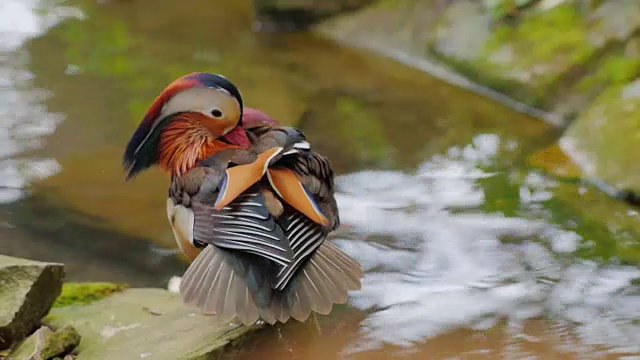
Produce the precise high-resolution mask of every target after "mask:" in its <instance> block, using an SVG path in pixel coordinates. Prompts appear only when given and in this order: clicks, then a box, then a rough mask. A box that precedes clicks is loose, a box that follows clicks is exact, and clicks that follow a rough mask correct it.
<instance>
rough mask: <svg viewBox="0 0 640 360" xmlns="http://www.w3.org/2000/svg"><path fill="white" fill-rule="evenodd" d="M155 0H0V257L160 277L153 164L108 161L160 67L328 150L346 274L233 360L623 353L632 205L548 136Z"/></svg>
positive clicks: (229, 18) (380, 63)
mask: <svg viewBox="0 0 640 360" xmlns="http://www.w3.org/2000/svg"><path fill="white" fill-rule="evenodd" d="M176 4H177V3H176V2H174V1H169V0H155V1H151V0H130V1H124V0H111V1H104V2H103V1H98V2H96V1H94V0H69V1H55V0H49V1H46V0H40V1H36V0H33V1H26V0H21V1H18V0H4V1H3V2H2V4H0V20H2V21H0V91H1V92H2V96H0V114H1V115H2V116H0V239H1V240H0V253H3V254H8V255H14V256H23V257H29V258H34V259H42V260H51V261H60V262H64V263H65V264H66V265H67V272H68V279H69V280H91V281H103V280H105V281H123V282H127V283H130V284H132V285H134V286H160V287H164V286H166V284H167V281H168V279H169V278H170V277H171V276H174V275H180V274H181V273H182V271H183V270H184V269H185V268H186V264H185V262H184V261H183V260H181V259H180V258H179V257H178V256H176V252H175V246H174V241H173V237H172V234H171V231H170V228H169V226H168V224H167V223H166V219H165V213H164V212H165V210H164V206H165V204H164V194H165V191H166V186H167V182H168V181H167V179H165V178H164V177H163V176H162V175H161V174H160V173H159V172H157V171H151V172H149V173H147V174H143V175H142V176H140V177H139V178H137V179H136V181H134V182H129V183H126V182H125V181H124V173H123V172H122V170H121V165H120V159H121V154H122V151H123V148H124V144H125V142H126V140H127V139H128V137H129V135H130V133H131V132H132V131H133V129H134V127H135V126H136V124H137V122H138V121H139V119H140V117H141V115H142V114H143V113H144V111H145V110H146V107H147V106H148V104H149V103H150V102H151V100H152V99H153V98H154V97H155V95H157V93H158V92H159V91H160V90H161V89H162V88H163V87H164V86H165V85H166V84H167V83H168V82H169V81H171V80H173V79H174V78H176V77H178V76H180V75H182V74H184V73H188V72H192V71H197V70H207V71H213V72H220V73H224V74H226V75H227V76H228V77H229V78H231V79H233V80H234V82H236V83H237V84H238V85H239V86H240V88H241V89H242V91H243V95H244V97H245V98H246V100H247V103H248V104H249V106H252V107H258V108H262V109H264V110H265V111H267V112H268V113H270V114H272V115H273V116H274V117H276V118H278V119H280V120H281V121H282V122H284V123H289V124H295V125H297V126H299V127H301V128H302V129H303V130H304V131H305V132H306V133H307V135H308V137H309V138H310V140H311V141H312V142H313V144H314V146H315V147H316V149H317V150H318V151H321V152H323V153H326V154H327V155H328V156H330V157H331V159H332V160H333V163H334V165H335V168H336V170H337V172H338V174H339V178H338V185H339V190H340V191H339V194H338V197H339V203H340V209H341V217H342V221H343V223H344V226H343V227H342V228H341V229H340V230H339V231H338V232H337V233H336V234H335V235H334V237H333V240H334V241H336V243H337V244H339V245H340V246H341V247H342V248H344V249H345V250H346V251H348V252H349V253H350V254H352V255H353V256H354V257H356V258H357V259H359V260H360V261H361V262H362V263H363V265H364V266H365V268H366V269H367V274H366V277H365V279H364V284H363V289H362V291H360V292H357V293H354V294H353V297H352V300H351V302H350V303H349V304H348V305H344V306H337V307H335V309H334V312H333V313H332V314H331V315H330V316H326V317H325V316H320V317H319V319H318V320H319V327H318V328H317V327H316V326H315V325H314V324H313V323H312V322H310V323H308V324H297V323H291V324H287V325H286V326H279V327H277V328H274V329H269V330H267V331H264V332H261V333H260V334H259V335H257V336H256V337H255V338H253V339H252V340H251V341H249V342H248V343H246V344H245V345H244V346H243V347H242V349H241V351H240V352H239V353H235V354H233V357H234V358H240V359H250V358H255V356H261V357H263V358H265V359H281V358H285V359H289V358H292V359H293V358H297V359H333V358H353V359H361V358H362V359H387V358H393V357H406V358H416V359H418V358H420V359H424V358H428V359H495V358H508V359H512V358H513V359H521V358H527V359H529V358H543V359H553V358H559V359H560V358H562V359H600V358H603V359H604V358H611V359H613V358H621V356H626V358H627V359H632V358H640V357H638V356H640V348H639V347H640V345H639V344H640V328H639V326H638V323H639V321H640V291H639V290H640V289H639V288H638V286H639V285H640V269H638V268H637V267H636V266H634V265H633V264H635V263H636V261H637V260H639V255H640V251H639V249H638V245H637V244H638V242H637V241H636V239H635V235H636V234H637V232H636V230H637V228H638V225H637V224H638V213H637V212H636V211H635V210H634V209H632V208H629V207H627V206H626V205H623V204H619V203H616V202H615V201H613V200H611V199H609V198H608V197H606V196H604V195H603V194H601V193H600V192H598V191H597V190H596V189H594V188H592V187H590V186H589V185H587V184H584V183H582V182H580V181H579V180H578V179H576V178H572V177H568V176H567V177H555V176H552V175H551V174H562V173H563V171H564V169H565V167H570V164H566V163H564V162H563V159H562V157H560V156H559V154H558V153H557V152H555V150H554V147H553V146H551V147H549V146H550V145H552V144H553V143H554V141H555V139H556V137H557V133H556V130H554V129H553V128H551V127H549V126H547V125H545V124H544V123H541V122H539V121H537V120H535V119H532V118H529V117H527V116H524V115H521V114H516V113H513V112H512V111H509V110H508V109H506V108H504V107H502V106H499V105H497V104H495V103H492V102H490V101H488V100H486V99H483V98H481V97H478V96H476V95H473V94H470V93H468V92H464V91H462V90H460V89H458V88H455V87H452V86H450V85H447V84H445V83H443V82H441V81H439V80H436V79H434V78H432V77H430V76H428V75H426V74H424V73H421V72H419V71H417V70H414V69H411V68H407V67H405V66H402V65H399V64H397V63H395V62H393V61H390V60H387V59H382V58H379V57H375V56H372V55H371V54H367V53H363V52H360V51H356V50H353V49H348V48H344V47H341V46H339V45H336V44H334V43H332V42H331V41H327V40H325V39H321V38H318V37H315V36H313V35H310V34H292V35H274V34H254V33H252V32H251V30H250V29H251V11H250V2H249V1H245V0H243V1H226V2H224V4H222V5H221V4H217V5H215V4H214V2H211V1H204V0H185V1H183V2H182V3H181V5H180V6H177V5H176ZM535 165H543V166H542V167H537V166H535ZM550 170H552V171H550ZM567 173H571V172H567ZM634 356H635V357H634ZM230 357H231V356H230Z"/></svg>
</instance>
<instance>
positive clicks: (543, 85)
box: [478, 3, 597, 109]
mask: <svg viewBox="0 0 640 360" xmlns="http://www.w3.org/2000/svg"><path fill="white" fill-rule="evenodd" d="M596 50H597V49H596V47H595V46H594V45H592V44H591V42H590V40H589V38H588V29H587V24H586V23H585V21H584V19H583V18H582V17H581V16H580V15H579V14H578V11H577V9H576V5H575V4H573V3H565V4H562V5H558V6H556V7H554V8H552V9H550V10H546V11H534V10H530V11H527V12H525V13H524V14H523V16H522V17H521V18H520V19H519V20H518V22H517V23H516V24H515V25H509V24H501V25H498V26H497V27H496V28H495V29H494V30H493V35H492V38H491V39H490V40H489V41H487V43H486V44H485V47H484V52H483V53H482V54H480V56H478V59H480V60H479V61H481V62H486V64H484V65H483V66H482V69H479V71H484V72H486V73H488V74H491V76H493V77H495V78H498V79H509V80H514V81H517V82H518V83H520V85H521V86H523V85H524V87H526V88H527V90H524V91H520V92H519V93H516V94H510V95H512V96H514V97H516V98H518V99H520V100H521V101H523V102H526V103H528V104H530V105H532V106H536V107H540V108H543V109H549V108H551V107H552V104H551V103H552V102H553V101H554V98H555V94H557V93H558V92H560V91H562V90H561V89H559V88H558V83H559V82H561V81H562V79H563V78H564V77H565V76H567V74H569V73H570V72H572V71H574V70H575V68H576V66H582V65H584V64H586V63H588V62H589V61H590V59H591V58H592V56H593V55H594V54H595V52H596ZM500 52H505V53H507V54H510V55H500ZM485 59H486V60H485Z"/></svg>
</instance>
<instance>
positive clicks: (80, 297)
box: [53, 282, 128, 307]
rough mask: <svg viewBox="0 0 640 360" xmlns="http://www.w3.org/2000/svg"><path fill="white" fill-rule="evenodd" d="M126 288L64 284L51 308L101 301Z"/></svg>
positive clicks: (119, 285) (104, 284)
mask: <svg viewBox="0 0 640 360" xmlns="http://www.w3.org/2000/svg"><path fill="white" fill-rule="evenodd" d="M127 287H128V286H127V285H125V284H112V283H107V282H87V283H64V284H63V285H62V292H61V293H60V296H59V297H58V298H57V299H56V302H55V303H54V304H53V307H64V306H69V305H85V304H89V303H91V302H93V301H96V300H100V299H103V298H105V297H107V296H109V295H111V294H113V293H115V292H119V291H122V290H124V289H126V288H127Z"/></svg>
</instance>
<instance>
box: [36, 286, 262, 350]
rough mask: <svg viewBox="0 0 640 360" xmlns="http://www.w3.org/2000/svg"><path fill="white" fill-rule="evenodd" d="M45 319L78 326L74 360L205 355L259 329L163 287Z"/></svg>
mask: <svg viewBox="0 0 640 360" xmlns="http://www.w3.org/2000/svg"><path fill="white" fill-rule="evenodd" d="M45 322H46V323H47V324H48V325H50V326H52V327H54V328H55V327H63V326H69V325H70V326H73V327H74V328H76V329H77V330H78V332H79V333H80V335H81V336H82V342H81V343H80V345H79V346H78V348H77V352H78V356H77V359H78V360H103V359H104V360H111V359H147V360H149V359H152V360H164V359H167V360H175V359H185V360H188V359H209V358H214V356H216V355H219V354H220V353H222V352H223V351H225V350H226V349H227V347H228V345H229V344H231V342H234V343H235V342H236V341H237V340H240V339H242V338H244V337H245V336H246V335H247V334H248V333H250V332H252V331H254V330H256V329H258V328H260V327H261V326H260V325H253V326H242V325H240V324H234V323H221V322H219V321H217V320H216V318H215V316H206V315H201V314H200V313H199V312H198V310H197V309H194V308H190V307H187V306H185V305H184V304H183V303H182V301H181V299H180V295H179V294H175V293H171V292H169V291H166V290H163V289H127V290H124V291H122V292H120V293H115V294H113V295H111V296H109V297H107V298H105V299H102V300H98V301H95V302H92V303H90V304H88V305H71V306H65V307H60V308H54V309H52V310H51V313H50V314H49V316H47V318H46V319H45Z"/></svg>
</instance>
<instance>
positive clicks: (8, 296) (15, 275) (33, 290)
mask: <svg viewBox="0 0 640 360" xmlns="http://www.w3.org/2000/svg"><path fill="white" fill-rule="evenodd" d="M63 277H64V266H63V265H62V264H54V263H43V262H38V261H31V260H25V259H18V258H12V257H8V256H4V255H0V350H1V349H6V348H9V347H11V346H12V345H13V344H15V343H17V342H19V341H21V340H22V339H24V338H25V337H26V336H27V335H29V334H30V333H31V332H32V331H33V330H34V329H35V328H36V327H37V326H38V324H39V322H40V319H41V318H42V317H43V316H45V315H46V314H47V312H48V311H49V309H50V308H51V305H52V304H53V302H54V301H55V299H56V298H57V297H58V295H59V294H60V289H61V287H62V280H63Z"/></svg>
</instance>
